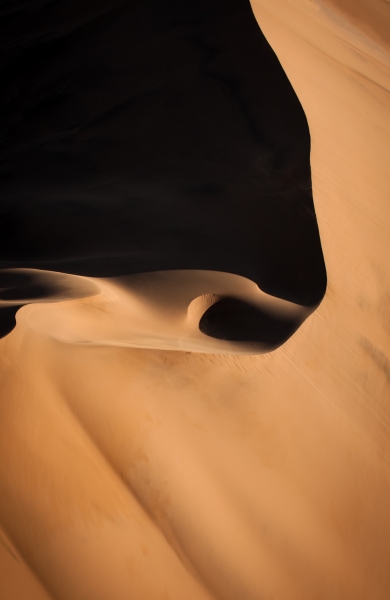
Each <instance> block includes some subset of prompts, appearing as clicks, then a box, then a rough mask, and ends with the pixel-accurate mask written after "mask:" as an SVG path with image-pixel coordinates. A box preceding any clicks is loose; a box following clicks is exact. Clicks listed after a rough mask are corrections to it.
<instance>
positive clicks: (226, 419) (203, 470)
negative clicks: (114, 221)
mask: <svg viewBox="0 0 390 600" xmlns="http://www.w3.org/2000/svg"><path fill="white" fill-rule="evenodd" d="M252 6H253V10H254V13H255V15H256V18H257V19H258V21H259V24H260V25H261V28H262V30H263V32H264V34H265V35H266V37H267V39H268V41H269V42H270V44H271V46H272V47H273V49H274V50H275V52H276V53H277V55H278V58H279V60H280V61H281V63H282V66H283V68H284V69H285V71H286V73H287V74H288V77H289V78H290V81H291V82H292V84H293V86H294V89H295V91H296V92H297V94H298V96H299V99H300V101H301V102H302V105H303V107H304V109H305V112H306V115H307V118H308V121H309V126H310V132H311V137H312V155H311V156H312V175H313V190H314V197H315V203H316V213H317V218H318V222H319V227H320V232H321V241H322V247H323V251H324V255H325V260H326V265H327V271H328V289H327V294H326V296H325V299H324V300H323V302H322V303H321V305H320V306H319V308H318V309H317V311H316V312H314V313H313V314H312V315H311V316H310V318H308V319H307V320H306V321H305V323H303V325H302V326H301V327H300V329H299V330H298V331H297V332H296V333H295V334H294V336H293V337H291V338H290V339H289V340H288V341H287V342H286V344H285V345H283V346H282V347H281V348H279V349H278V350H276V351H275V352H273V353H270V354H263V355H259V356H237V354H239V353H240V352H243V354H247V353H248V352H249V350H248V348H242V347H241V346H240V344H238V345H237V344H235V345H234V344H233V345H234V348H235V351H234V354H232V352H233V347H232V346H229V343H228V342H226V341H225V340H215V339H214V338H211V337H210V338H209V339H208V337H207V336H206V335H203V334H201V333H197V334H196V335H195V332H196V327H194V325H193V324H194V323H196V322H197V320H198V319H199V317H200V316H201V314H202V312H203V310H204V307H205V306H206V307H207V306H210V305H212V304H213V303H214V302H215V300H216V298H217V297H219V295H224V294H226V293H228V294H230V293H231V288H230V286H232V287H234V289H235V290H237V289H238V288H237V282H238V280H237V278H238V276H233V275H232V276H230V275H223V274H222V275H221V274H215V273H214V274H210V272H209V273H207V272H206V273H205V272H198V276H199V277H198V278H197V279H196V285H195V286H194V289H193V290H191V294H189V295H188V297H187V296H186V297H185V298H177V296H175V295H174V294H173V293H172V290H176V289H178V284H177V281H176V282H175V277H177V276H178V275H177V274H176V275H175V274H174V273H173V274H170V275H169V274H168V275H167V274H165V276H164V281H165V282H166V281H167V279H166V277H168V280H169V279H170V284H169V286H168V288H169V290H171V291H169V290H168V293H167V299H166V300H165V301H164V300H161V302H160V303H159V304H158V306H156V305H154V304H153V302H152V300H153V297H154V295H153V293H149V291H150V289H156V286H158V285H160V284H161V281H160V280H161V275H159V274H154V275H149V276H148V277H146V280H145V277H144V276H138V278H137V276H132V278H130V279H131V280H130V281H129V278H124V279H120V280H119V279H116V280H99V281H98V282H97V281H96V280H93V279H88V280H87V279H85V280H83V281H84V283H83V286H84V288H83V289H84V291H83V293H80V295H82V296H85V297H84V298H82V299H74V300H68V301H65V302H57V303H52V302H50V303H44V304H35V305H34V304H30V305H29V306H26V307H23V308H22V309H21V310H20V311H19V312H18V314H17V326H16V328H15V329H14V330H13V331H12V333H10V334H9V335H8V336H7V337H5V338H3V339H2V340H0V347H1V355H0V361H1V374H0V377H1V386H2V390H3V398H4V399H5V400H4V401H3V402H2V403H1V418H0V423H1V435H0V469H1V473H0V524H1V530H2V533H1V534H0V542H1V544H0V582H1V583H0V586H1V587H0V590H1V597H2V598H5V599H7V600H8V599H11V600H13V599H24V598H28V599H32V600H44V599H45V600H47V599H49V598H55V599H57V598H58V599H61V600H63V599H64V600H65V599H66V600H68V599H69V600H70V599H76V600H78V599H81V598H88V599H91V600H92V599H93V600H108V599H115V600H122V599H123V600H125V599H126V600H127V599H129V598H132V599H133V598H134V599H140V600H144V599H147V600H149V599H153V600H154V599H157V598H161V599H168V598H169V599H171V600H173V599H175V600H176V599H177V600H182V599H184V598H185V599H198V598H199V599H206V598H207V599H211V598H214V599H221V600H222V599H223V600H233V599H236V598H240V599H245V600H252V599H253V600H263V599H271V598H277V599H278V600H283V599H286V600H295V599H297V600H298V599H299V600H302V599H308V600H312V599H314V598H318V599H319V598H323V599H327V600H328V599H331V600H338V599H340V600H345V599H351V600H352V599H354V600H356V599H362V600H363V599H364V600H366V599H367V598H370V599H375V600H377V599H378V600H382V599H383V600H387V599H388V598H389V596H390V569H389V562H390V519H389V512H390V510H389V506H390V406H389V397H390V394H389V391H390V390H389V388H390V358H389V336H390V326H389V322H390V321H389V318H390V313H389V301H390V274H389V270H388V264H389V259H390V256H389V254H390V251H389V229H390V226H389V223H390V214H389V213H390V205H389V202H388V140H389V133H390V131H389V129H390V120H389V117H388V114H389V93H390V72H389V55H388V52H387V50H386V44H384V43H382V42H381V40H383V35H382V33H381V32H382V31H383V18H382V16H381V15H382V14H385V15H387V18H388V14H389V10H390V7H389V6H388V5H387V4H386V3H385V2H379V0H378V1H377V2H373V3H372V4H370V3H368V2H366V3H363V2H359V3H358V4H357V6H358V7H359V8H361V9H362V11H363V12H361V11H360V10H356V12H353V8H352V3H348V2H345V4H342V3H340V4H339V5H338V7H337V10H336V9H335V3H334V2H323V3H320V2H314V1H310V0H299V1H297V0H294V1H293V0H291V1H289V0H273V2H272V3H271V2H269V1H267V0H254V1H253V3H252ZM363 9H364V10H363ZM366 14H368V15H369V17H366V16H365V15H366ZM361 15H363V17H364V19H365V20H364V21H359V19H361V18H362V17H361ZM367 23H368V24H369V26H368V25H367ZM376 32H379V33H378V34H377V33H376ZM43 277H44V275H43ZM179 277H181V278H184V280H185V278H186V277H187V275H186V272H181V273H180V274H179ZM207 278H211V279H212V280H213V286H211V284H210V281H207ZM232 278H233V279H232ZM65 279H66V277H65ZM238 279H239V280H240V299H242V300H244V301H246V302H247V301H248V300H250V301H251V302H252V303H253V302H254V303H256V302H258V303H261V305H262V306H263V305H264V303H265V304H267V303H268V304H267V306H268V308H269V310H271V311H272V310H275V311H287V312H288V311H290V312H291V311H292V312H293V313H294V315H295V316H299V319H300V320H304V319H305V317H306V316H307V315H308V312H309V310H308V309H302V307H299V306H297V305H292V303H287V302H285V301H280V302H281V304H280V305H276V304H275V303H277V302H278V301H277V300H273V299H272V298H270V297H269V296H268V295H266V294H263V293H262V292H261V291H259V290H258V288H257V286H255V284H252V282H250V281H249V280H247V279H245V278H238ZM182 280H183V279H182ZM182 280H181V281H182ZM233 280H234V281H233ZM72 281H73V283H72V282H71V280H70V279H69V280H68V283H67V282H66V281H65V280H63V281H62V283H61V285H60V283H58V286H59V288H61V289H63V288H66V289H67V290H68V291H67V294H68V293H69V287H70V288H72V289H74V288H73V287H72V286H75V287H76V288H77V285H76V280H75V279H72ZM78 281H79V280H78ZM159 281H160V283H159ZM80 285H81V284H80ZM96 285H98V286H99V293H96V292H97V289H96V287H95V286H96ZM61 286H63V287H61ZM163 288H164V289H165V290H166V289H168V288H167V286H166V285H165V284H164V286H163ZM61 289H60V290H59V291H58V296H61V293H64V294H65V292H61ZM179 289H181V287H180V286H179ZM164 293H166V292H164ZM74 294H76V292H74ZM161 294H162V295H161ZM161 294H160V295H159V298H161V297H162V298H163V296H164V294H163V292H161ZM58 296H57V298H53V299H57V300H58V299H59V298H58ZM172 296H173V297H172ZM67 297H69V295H68V296H67ZM198 298H200V300H197V299H198ZM96 314H99V315H102V314H103V315H106V316H107V315H108V316H110V315H111V316H112V319H111V320H110V319H105V320H102V319H100V318H99V317H97V316H96ZM162 314H164V315H165V319H161V315H162ZM167 314H171V317H172V327H173V329H169V331H168V330H164V323H166V320H167V319H166V315H167ZM129 315H131V319H130V321H131V324H130V325H131V326H130V325H128V327H129V329H128V331H127V333H126V335H124V334H123V328H118V325H119V323H120V321H121V319H122V320H124V319H125V317H126V323H130V321H129V320H128V319H127V317H129ZM143 318H145V319H147V322H148V323H151V322H152V321H153V327H151V328H150V329H151V330H150V331H147V330H145V328H144V326H143V320H142V319H143ZM151 319H152V321H151ZM145 322H146V321H145ZM98 323H99V327H100V329H99V328H98ZM126 326H127V325H126ZM65 331H66V333H67V335H64V332H65ZM136 331H138V334H137V335H138V338H137V339H136V341H134V332H136ZM118 332H119V333H120V332H122V333H121V335H122V336H123V337H124V338H125V339H119V338H120V335H119V333H118ZM178 332H181V333H180V336H181V342H180V343H179V341H178V340H179V339H180V338H179V336H178ZM153 336H154V339H152V340H151V339H150V338H151V337H153ZM131 340H132V341H131ZM111 344H112V345H111ZM134 345H136V346H140V347H123V346H134ZM178 347H180V348H181V351H173V352H172V350H171V349H175V350H176V349H177V348H178ZM194 350H197V351H198V352H194ZM199 350H201V352H199ZM256 350H259V349H258V348H257V349H256ZM260 350H261V349H260ZM214 352H215V354H213V353H214ZM224 353H225V354H224Z"/></svg>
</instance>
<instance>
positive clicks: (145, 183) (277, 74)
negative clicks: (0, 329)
mask: <svg viewBox="0 0 390 600" xmlns="http://www.w3.org/2000/svg"><path fill="white" fill-rule="evenodd" d="M0 16H1V39H2V44H3V48H4V52H3V58H2V63H1V76H2V81H3V85H4V90H5V93H4V94H3V106H2V118H3V119H4V121H3V134H4V140H5V144H4V146H3V150H2V175H3V183H2V195H1V203H0V267H2V268H30V269H44V270H48V271H59V272H67V273H73V274H77V275H81V276H88V277H118V276H124V275H129V274H134V273H141V272H156V271H159V270H162V271H166V270H183V269H194V270H198V271H199V270H205V271H221V272H227V273H235V274H238V275H241V276H243V277H246V278H248V279H251V280H252V281H254V282H255V283H256V284H257V285H258V286H259V287H260V288H261V289H262V290H263V291H264V292H266V293H268V294H270V295H273V296H277V297H280V298H283V299H285V300H288V301H291V302H294V303H297V304H301V305H305V306H311V307H314V306H316V305H317V304H318V303H319V301H320V300H321V298H322V296H323V294H324V291H325V286H326V274H325V267H324V261H323V256H322V250H321V244H320V238H319V232H318V227H317V221H316V217H315V212H314V207H313V200H312V192H311V175H310V137H309V131H308V126H307V122H306V118H305V115H304V113H303V110H302V107H301V105H300V103H299V101H298V99H297V97H296V95H295V93H294V91H293V89H292V87H291V85H290V83H289V81H288V79H287V77H286V75H285V73H284V71H283V69H282V67H281V66H280V64H279V62H278V60H277V58H276V56H275V54H274V52H273V51H272V49H271V48H270V46H269V44H268V42H267V41H266V40H265V38H264V36H263V34H262V33H261V30H260V29H259V27H258V24H257V23H256V21H255V18H254V15H253V13H252V10H251V7H250V4H249V1H247V0H228V1H226V0H225V1H222V0H212V1H211V2H196V1H195V0H194V1H193V0H187V1H186V2H185V3H183V2H181V1H179V0H168V1H167V2H164V3H161V2H160V1H157V0H146V1H144V2H124V1H122V0H114V1H112V0H99V1H98V2H91V1H87V0H82V1H81V2H80V0H78V1H77V2H76V1H75V0H61V1H60V2H53V1H51V0H33V1H31V2H30V3H29V4H28V5H26V4H25V3H22V2H8V1H7V2H3V3H2V5H1V8H0ZM42 297H43V298H44V294H43V295H42ZM219 306H221V305H219ZM224 306H225V308H224V313H226V303H225V304H224ZM10 310H11V309H9V308H7V311H8V312H9V311H10ZM216 310H219V308H218V309H217V308H215V309H213V314H214V312H215V311H216ZM248 310H250V309H248ZM236 313H237V311H236V310H234V311H232V313H231V314H232V315H233V314H236ZM3 314H4V315H5V317H6V321H7V320H9V315H8V314H6V313H5V312H3ZM210 314H211V313H210ZM248 318H250V317H249V315H248ZM262 318H263V319H264V318H265V317H264V316H263V317H262ZM5 329H7V327H6V328H5ZM282 337H285V336H282Z"/></svg>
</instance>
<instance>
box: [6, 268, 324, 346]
mask: <svg viewBox="0 0 390 600" xmlns="http://www.w3.org/2000/svg"><path fill="white" fill-rule="evenodd" d="M32 271H33V270H30V273H31V272H32ZM39 273H40V274H41V273H42V272H39ZM41 276H42V277H44V276H45V277H46V279H47V280H48V281H50V283H51V285H52V288H51V290H52V291H51V302H52V304H51V305H50V306H48V305H47V304H45V303H42V302H43V300H42V299H41V300H40V302H39V303H36V304H31V305H30V306H26V307H25V308H23V309H22V310H19V312H18V315H17V322H18V325H19V328H33V329H34V330H36V331H39V332H41V333H45V334H46V335H49V336H50V337H52V338H55V339H58V340H61V341H65V342H67V343H75V344H77V343H82V344H92V345H100V346H106V345H110V346H127V347H135V348H154V349H165V350H185V351H190V352H208V353H215V352H217V353H220V354H232V353H235V354H241V353H243V354H260V353H263V352H267V351H270V350H271V349H275V348H276V347H277V346H279V345H280V344H282V343H283V342H285V341H286V339H287V338H288V337H289V336H290V335H291V334H292V333H293V332H294V331H295V330H296V329H297V328H298V327H299V325H300V324H301V323H302V322H303V321H304V319H305V318H306V317H307V316H308V315H309V314H310V313H311V312H312V311H313V310H314V308H315V307H311V308H309V307H306V306H300V305H297V304H294V303H293V302H288V301H287V300H283V299H281V298H275V297H273V296H270V295H269V294H266V293H264V292H262V291H261V290H260V289H259V287H258V286H257V285H256V284H255V283H254V282H253V281H250V280H248V279H246V278H244V277H240V276H238V275H233V274H229V273H219V272H214V271H166V272H157V273H145V274H139V275H129V276H127V277H122V278H117V279H114V280H107V279H106V280H98V279H87V278H81V277H75V276H70V275H67V276H64V277H62V279H61V277H60V276H59V275H58V274H56V273H53V274H50V273H48V272H46V273H44V274H42V275H41ZM57 279H58V280H59V281H61V283H68V288H69V289H68V290H66V291H62V296H61V295H60V294H61V292H58V293H57V294H56V293H55V290H54V282H55V281H56V280H57ZM71 286H73V287H71ZM88 292H89V296H90V297H87V298H85V300H84V301H82V302H74V301H68V302H63V301H62V302H61V301H60V300H61V298H62V299H64V297H65V298H66V295H65V294H66V293H67V294H68V298H69V299H70V298H72V295H73V296H76V297H77V296H78V297H82V296H83V294H84V295H85V296H86V295H87V293H88ZM93 292H95V293H94V294H93ZM96 292H98V293H96ZM92 294H93V295H92ZM226 300H229V301H232V302H236V303H237V302H239V303H240V304H239V305H238V306H239V311H237V310H232V309H229V308H228V310H227V311H225V313H224V314H221V313H219V312H218V308H219V305H220V304H222V307H223V306H224V301H226ZM25 301H26V303H27V302H28V300H25ZM9 302H10V301H9ZM14 302H18V303H19V302H20V299H18V300H15V301H14ZM0 307H1V303H0ZM211 307H213V309H214V312H215V314H214V317H211V318H210V317H209V318H208V320H207V322H206V326H203V327H202V321H203V322H204V321H205V320H206V317H207V315H208V313H209V310H210V308H211ZM257 320H258V321H259V323H258V325H257V323H256V321H257ZM246 322H247V325H246ZM207 324H208V325H207ZM256 325H257V326H256ZM207 326H208V328H209V329H212V331H209V334H210V335H208V334H207V331H206V332H202V328H203V329H204V327H206V329H207ZM233 329H234V331H233ZM229 336H233V339H229ZM218 338H220V339H218Z"/></svg>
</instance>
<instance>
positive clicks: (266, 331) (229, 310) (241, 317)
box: [199, 298, 301, 349]
mask: <svg viewBox="0 0 390 600" xmlns="http://www.w3.org/2000/svg"><path fill="white" fill-rule="evenodd" d="M300 324H301V320H300V319H299V320H297V319H291V318H286V317H284V316H283V315H272V314H270V313H268V312H266V311H265V310H262V309H260V308H258V307H255V306H252V305H250V304H248V303H246V302H242V301H241V300H237V299H235V298H223V299H222V300H219V301H218V302H216V303H215V304H213V305H212V306H210V308H209V309H208V310H207V311H206V312H205V313H204V315H203V316H202V318H201V320H200V323H199V329H200V330H201V331H202V333H205V334H206V335H209V336H212V337H214V338H218V339H220V340H229V341H231V342H258V343H261V344H264V345H266V346H269V348H270V349H272V348H275V347H277V346H280V345H281V344H283V343H284V342H285V341H286V340H287V339H288V338H289V337H290V336H291V335H292V334H293V333H294V332H295V331H296V330H297V329H298V327H299V325H300Z"/></svg>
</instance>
